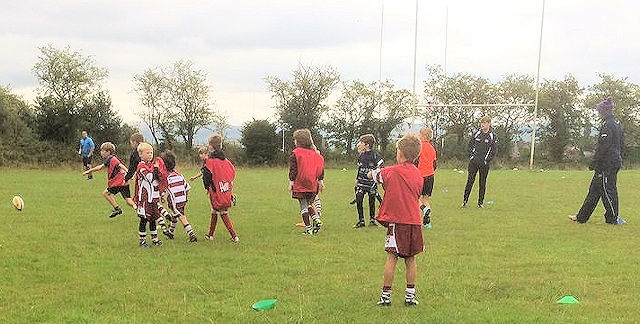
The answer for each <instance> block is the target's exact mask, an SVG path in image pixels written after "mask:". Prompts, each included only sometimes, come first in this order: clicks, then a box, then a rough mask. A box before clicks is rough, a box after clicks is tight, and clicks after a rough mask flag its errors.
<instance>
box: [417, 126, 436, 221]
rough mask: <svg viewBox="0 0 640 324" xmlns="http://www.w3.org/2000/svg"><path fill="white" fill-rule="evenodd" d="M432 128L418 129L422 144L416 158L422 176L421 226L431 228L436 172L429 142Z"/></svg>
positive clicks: (433, 151) (432, 151)
mask: <svg viewBox="0 0 640 324" xmlns="http://www.w3.org/2000/svg"><path fill="white" fill-rule="evenodd" d="M432 138H433V130H432V129H431V128H429V127H424V128H422V129H421V130H420V140H421V141H422V144H421V145H422V146H421V149H420V157H419V158H418V170H420V175H421V176H422V178H423V183H422V193H421V194H420V210H422V213H423V216H422V226H424V227H426V228H431V194H432V193H433V182H434V178H435V177H434V175H435V173H436V156H437V155H436V149H435V148H434V147H433V145H432V144H431V139H432Z"/></svg>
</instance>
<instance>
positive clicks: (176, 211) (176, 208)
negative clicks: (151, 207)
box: [169, 201, 187, 217]
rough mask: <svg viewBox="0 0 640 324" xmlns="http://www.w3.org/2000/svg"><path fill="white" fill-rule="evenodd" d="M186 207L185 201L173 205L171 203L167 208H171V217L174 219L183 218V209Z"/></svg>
mask: <svg viewBox="0 0 640 324" xmlns="http://www.w3.org/2000/svg"><path fill="white" fill-rule="evenodd" d="M186 206H187V202H186V201H183V202H179V203H177V204H175V205H174V204H173V203H170V204H169V207H171V211H172V212H173V216H175V217H180V216H184V207H186Z"/></svg>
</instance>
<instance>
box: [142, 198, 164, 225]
mask: <svg viewBox="0 0 640 324" xmlns="http://www.w3.org/2000/svg"><path fill="white" fill-rule="evenodd" d="M160 216H161V215H160V209H159V208H158V202H156V201H153V202H146V201H145V202H143V203H142V205H138V217H140V218H144V219H146V220H148V221H152V222H155V221H156V220H157V219H158V218H160Z"/></svg>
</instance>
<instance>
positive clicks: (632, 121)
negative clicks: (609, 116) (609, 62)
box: [584, 73, 640, 147]
mask: <svg viewBox="0 0 640 324" xmlns="http://www.w3.org/2000/svg"><path fill="white" fill-rule="evenodd" d="M599 77H600V79H601V80H600V82H599V83H596V84H594V85H591V86H590V87H589V88H588V90H589V93H588V94H587V95H586V97H585V101H584V102H585V107H586V110H587V111H590V112H591V114H590V115H591V116H592V122H593V123H595V124H596V125H597V124H599V123H600V122H599V120H598V119H596V115H597V114H596V113H595V112H594V111H593V110H592V109H591V108H593V107H594V106H595V105H596V104H598V103H599V102H600V101H601V100H602V99H604V98H608V97H611V98H613V100H614V103H615V115H616V117H617V118H618V119H619V120H620V122H621V123H622V128H623V130H624V135H625V145H626V146H627V147H638V146H640V109H638V108H639V107H640V86H638V85H637V84H634V83H630V82H629V80H628V78H627V77H624V78H615V77H613V76H611V75H608V74H602V73H601V74H599Z"/></svg>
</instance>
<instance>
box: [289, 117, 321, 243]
mask: <svg viewBox="0 0 640 324" xmlns="http://www.w3.org/2000/svg"><path fill="white" fill-rule="evenodd" d="M293 141H294V143H295V145H296V148H295V149H293V151H292V152H291V157H290V158H289V190H290V191H291V197H292V198H294V199H298V202H299V203H300V214H301V215H302V222H303V223H304V226H305V230H304V232H303V234H304V235H310V234H317V233H318V232H319V231H320V227H321V226H322V221H321V220H320V217H319V216H318V214H317V213H316V211H315V209H314V208H313V207H312V206H313V201H314V199H315V198H316V196H317V195H318V192H319V191H320V189H321V188H323V187H324V183H323V180H324V159H323V158H322V156H321V155H320V153H318V151H316V150H315V149H314V145H313V139H312V138H311V132H310V131H309V130H308V129H298V130H296V131H294V132H293ZM311 221H313V226H312V225H311Z"/></svg>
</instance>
